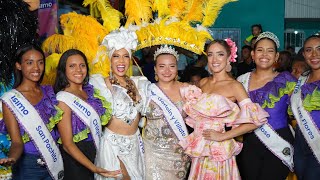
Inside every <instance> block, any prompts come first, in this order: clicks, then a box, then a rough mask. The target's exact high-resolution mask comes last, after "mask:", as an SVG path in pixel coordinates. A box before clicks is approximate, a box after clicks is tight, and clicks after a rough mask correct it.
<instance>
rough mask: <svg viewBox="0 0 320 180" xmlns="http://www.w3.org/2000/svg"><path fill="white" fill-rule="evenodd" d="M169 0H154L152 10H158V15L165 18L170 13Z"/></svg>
mask: <svg viewBox="0 0 320 180" xmlns="http://www.w3.org/2000/svg"><path fill="white" fill-rule="evenodd" d="M168 1H169V0H154V2H153V6H152V10H153V11H157V12H158V17H160V18H164V17H166V16H167V15H169V14H170V9H169V4H168Z"/></svg>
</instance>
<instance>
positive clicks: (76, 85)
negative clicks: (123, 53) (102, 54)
mask: <svg viewBox="0 0 320 180" xmlns="http://www.w3.org/2000/svg"><path fill="white" fill-rule="evenodd" d="M88 79H89V74H88V63H87V58H86V56H85V55H84V54H83V53H82V52H81V51H79V50H75V49H70V50H68V51H66V52H64V53H63V54H62V56H61V58H60V61H59V64H58V67H57V77H56V81H55V84H54V90H55V92H56V93H57V99H58V100H59V104H58V107H60V108H61V109H62V110H63V112H64V113H63V116H62V120H61V121H60V122H59V123H58V131H59V134H60V139H59V141H58V142H59V143H61V146H60V149H61V153H62V157H63V162H64V169H65V177H64V179H66V180H73V179H77V180H78V179H83V180H89V179H93V178H94V174H93V173H97V174H100V175H102V176H106V177H108V176H110V177H115V176H116V175H117V172H109V171H107V170H105V169H103V168H100V167H97V166H95V165H94V160H95V157H96V154H97V152H98V151H99V147H100V136H101V125H105V124H107V122H108V120H109V118H110V114H111V107H110V106H111V105H110V103H108V102H107V101H106V100H105V99H104V98H103V97H102V96H101V95H100V94H99V92H98V91H96V90H95V89H94V88H93V86H92V85H90V84H88Z"/></svg>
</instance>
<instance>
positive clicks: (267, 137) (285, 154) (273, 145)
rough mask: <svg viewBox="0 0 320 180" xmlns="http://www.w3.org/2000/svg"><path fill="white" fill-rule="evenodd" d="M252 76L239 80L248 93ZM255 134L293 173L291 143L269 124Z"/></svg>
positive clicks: (247, 75) (261, 127)
mask: <svg viewBox="0 0 320 180" xmlns="http://www.w3.org/2000/svg"><path fill="white" fill-rule="evenodd" d="M250 74H251V73H250V72H249V73H246V74H244V75H242V76H240V77H239V78H238V79H237V80H238V81H239V82H241V83H242V85H243V86H244V88H245V90H246V91H247V92H248V93H249V81H250ZM254 133H255V134H256V136H257V137H258V138H259V140H260V141H261V142H262V143H263V144H264V145H265V146H266V147H267V148H268V149H269V150H270V151H271V152H272V153H273V154H274V155H275V156H277V157H278V158H279V159H281V161H282V162H283V163H284V164H285V165H286V166H287V167H288V168H289V169H290V170H291V171H293V146H292V145H291V144H290V143H289V142H287V141H286V140H284V139H283V138H282V137H281V136H279V134H278V133H277V132H276V131H275V130H274V129H273V128H272V127H271V125H270V124H269V123H266V124H264V125H262V126H260V127H259V128H257V129H256V130H255V131H254Z"/></svg>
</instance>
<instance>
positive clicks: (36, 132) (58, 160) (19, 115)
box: [2, 89, 63, 179]
mask: <svg viewBox="0 0 320 180" xmlns="http://www.w3.org/2000/svg"><path fill="white" fill-rule="evenodd" d="M2 100H3V101H4V102H5V103H6V104H7V105H8V106H9V108H10V109H11V110H12V111H13V113H14V115H15V117H16V119H17V121H18V122H19V124H21V125H22V126H23V127H24V129H25V131H27V132H28V134H29V136H30V138H31V139H32V142H33V143H34V145H35V146H36V147H37V149H38V150H39V152H40V154H41V156H42V158H43V160H44V161H45V162H46V166H47V168H48V170H49V172H50V175H51V177H52V178H53V179H63V160H62V156H61V153H60V151H59V148H58V146H57V144H56V142H55V140H54V139H53V138H52V136H51V134H50V132H49V130H48V128H47V127H46V125H45V124H44V122H43V120H42V118H41V117H40V115H39V114H38V112H37V110H36V109H35V108H34V107H33V106H32V105H31V104H30V102H29V101H28V100H27V99H25V98H24V96H23V95H22V94H21V93H20V92H18V91H17V90H15V89H12V90H10V91H9V92H7V93H5V94H4V95H3V96H2Z"/></svg>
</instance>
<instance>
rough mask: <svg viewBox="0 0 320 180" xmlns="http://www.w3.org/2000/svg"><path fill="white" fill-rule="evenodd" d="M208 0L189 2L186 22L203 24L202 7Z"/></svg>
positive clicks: (192, 0)
mask: <svg viewBox="0 0 320 180" xmlns="http://www.w3.org/2000/svg"><path fill="white" fill-rule="evenodd" d="M204 1H206V0H189V1H188V3H187V6H186V11H185V13H184V14H185V17H184V18H183V20H184V21H187V22H190V21H199V22H202V19H203V13H202V7H203V4H204Z"/></svg>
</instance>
